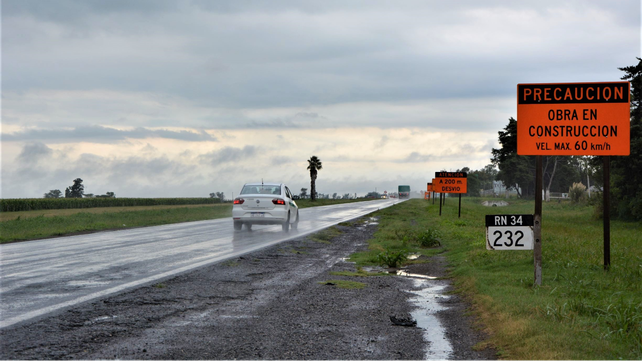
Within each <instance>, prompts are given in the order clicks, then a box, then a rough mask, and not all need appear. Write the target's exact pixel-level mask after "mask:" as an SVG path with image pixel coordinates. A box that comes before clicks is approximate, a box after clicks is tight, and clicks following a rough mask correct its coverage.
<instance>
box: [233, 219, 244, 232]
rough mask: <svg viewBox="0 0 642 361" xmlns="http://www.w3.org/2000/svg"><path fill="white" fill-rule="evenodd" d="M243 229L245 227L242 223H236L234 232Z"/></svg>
mask: <svg viewBox="0 0 642 361" xmlns="http://www.w3.org/2000/svg"><path fill="white" fill-rule="evenodd" d="M242 227H243V223H241V222H239V221H234V230H235V231H240V230H241V228H242Z"/></svg>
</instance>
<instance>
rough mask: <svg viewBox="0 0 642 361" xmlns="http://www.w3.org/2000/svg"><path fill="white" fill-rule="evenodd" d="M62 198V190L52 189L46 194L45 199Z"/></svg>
mask: <svg viewBox="0 0 642 361" xmlns="http://www.w3.org/2000/svg"><path fill="white" fill-rule="evenodd" d="M61 196H62V192H61V191H60V189H52V190H50V191H49V192H48V193H45V198H60V197H61Z"/></svg>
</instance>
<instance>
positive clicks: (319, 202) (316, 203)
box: [296, 198, 372, 208]
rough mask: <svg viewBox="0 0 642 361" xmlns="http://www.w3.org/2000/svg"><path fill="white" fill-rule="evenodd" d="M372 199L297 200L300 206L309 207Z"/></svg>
mask: <svg viewBox="0 0 642 361" xmlns="http://www.w3.org/2000/svg"><path fill="white" fill-rule="evenodd" d="M371 200H372V199H364V198H361V199H315V200H314V202H312V200H310V199H299V200H298V201H296V205H297V206H299V208H308V207H318V206H331V205H334V204H341V203H354V202H367V201H371Z"/></svg>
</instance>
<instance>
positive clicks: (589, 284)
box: [352, 198, 642, 359]
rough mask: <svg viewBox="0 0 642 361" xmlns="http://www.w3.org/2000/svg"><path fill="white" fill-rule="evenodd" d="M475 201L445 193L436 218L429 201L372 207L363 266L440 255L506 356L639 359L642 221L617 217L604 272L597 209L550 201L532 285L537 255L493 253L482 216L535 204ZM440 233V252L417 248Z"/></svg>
mask: <svg viewBox="0 0 642 361" xmlns="http://www.w3.org/2000/svg"><path fill="white" fill-rule="evenodd" d="M481 202H482V200H481V199H478V198H464V199H463V200H462V215H461V218H458V217H457V211H458V207H457V200H456V199H454V198H449V199H448V201H447V204H446V206H445V207H444V208H443V210H442V216H439V205H438V204H435V205H433V204H432V201H425V200H410V201H407V202H405V203H403V204H401V205H398V206H395V207H391V208H387V209H384V210H381V211H379V212H377V213H376V215H378V216H379V217H380V220H379V224H380V225H379V230H378V231H377V233H376V235H375V238H374V239H373V240H372V242H371V244H370V250H369V251H368V252H364V253H360V254H355V255H353V257H352V259H353V260H355V261H357V262H358V264H362V265H365V264H372V263H377V261H378V258H377V255H379V254H382V253H384V252H387V253H388V255H391V254H392V255H394V254H395V253H396V252H406V253H414V252H417V251H418V250H419V252H421V253H424V254H434V253H437V252H444V254H445V255H446V257H447V259H448V260H449V263H450V267H451V272H450V274H451V277H453V281H454V284H455V285H456V289H457V290H458V292H460V293H461V294H462V295H464V297H466V298H468V299H469V300H470V302H471V303H472V305H473V312H474V313H475V314H476V315H477V316H478V318H479V320H480V327H483V328H484V329H485V330H486V331H488V333H489V334H490V335H491V336H490V339H489V340H488V343H482V344H479V345H477V347H480V348H483V347H486V346H490V345H492V346H494V347H496V348H497V349H498V350H499V353H500V357H502V358H509V359H620V358H622V359H640V358H642V247H641V246H642V225H641V224H640V223H624V222H619V221H612V223H611V269H610V271H604V269H603V254H602V250H603V238H602V221H601V220H596V219H594V218H592V217H593V209H592V208H590V207H587V206H574V205H571V204H569V203H561V204H558V203H544V205H543V212H542V252H543V254H542V260H543V280H542V285H541V286H534V285H533V283H534V282H533V281H534V277H533V268H534V267H533V252H532V251H487V250H486V247H485V223H484V215H486V214H532V213H533V209H534V202H533V201H530V202H526V201H519V200H512V201H509V202H510V203H511V204H510V205H509V206H506V207H485V206H483V205H481ZM427 233H430V234H438V235H439V238H440V239H441V243H442V247H441V248H437V249H434V248H425V247H420V246H419V243H418V242H419V239H420V238H418V236H421V235H424V236H425V234H427Z"/></svg>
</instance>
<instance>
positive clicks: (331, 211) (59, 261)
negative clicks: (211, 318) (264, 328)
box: [0, 199, 398, 328]
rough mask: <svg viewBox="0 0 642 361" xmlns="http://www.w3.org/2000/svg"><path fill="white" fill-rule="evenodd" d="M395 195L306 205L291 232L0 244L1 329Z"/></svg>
mask: <svg viewBox="0 0 642 361" xmlns="http://www.w3.org/2000/svg"><path fill="white" fill-rule="evenodd" d="M397 202H398V201H397V200H390V199H388V200H376V201H368V202H357V203H347V204H339V205H334V206H323V207H312V208H305V209H302V210H301V211H300V223H299V228H298V230H291V231H290V232H289V233H284V232H282V231H281V226H278V225H277V226H254V227H252V231H249V232H248V231H245V230H243V231H241V232H234V230H233V228H232V220H231V219H230V218H226V219H218V220H211V221H200V222H189V223H179V224H171V225H165V226H155V227H146V228H136V229H130V230H122V231H113V232H100V233H94V234H88V235H80V236H71V237H60V238H54V239H44V240H38V241H30V242H21V243H13V244H6V245H0V265H1V268H0V300H2V302H1V303H0V328H3V327H7V326H10V325H14V324H16V323H19V322H23V321H28V320H34V319H36V318H38V317H41V316H44V315H47V314H49V313H51V312H54V311H59V310H61V309H64V308H67V307H71V306H74V305H77V304H78V303H81V302H85V301H89V300H93V299H96V298H99V297H103V296H106V295H110V294H113V293H116V292H121V291H124V290H127V289H130V288H134V287H138V286H141V285H144V284H149V283H152V282H158V281H159V280H161V279H164V278H167V277H171V276H175V275H177V274H179V273H182V272H186V271H190V270H193V269H195V268H198V267H202V266H205V265H208V264H210V263H214V262H218V261H221V260H224V259H227V258H231V257H236V256H239V255H241V254H244V253H248V252H252V251H255V250H257V249H260V248H263V247H267V246H270V245H273V244H276V243H279V242H283V241H285V240H289V239H293V238H296V237H300V236H304V235H307V234H309V233H313V232H317V231H319V230H321V229H323V228H327V227H330V226H332V225H335V224H337V223H340V222H343V221H347V220H350V219H354V218H357V217H360V216H362V215H365V214H368V213H371V212H374V211H376V210H378V209H381V208H386V207H389V206H391V205H393V204H395V203H397Z"/></svg>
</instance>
